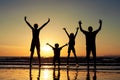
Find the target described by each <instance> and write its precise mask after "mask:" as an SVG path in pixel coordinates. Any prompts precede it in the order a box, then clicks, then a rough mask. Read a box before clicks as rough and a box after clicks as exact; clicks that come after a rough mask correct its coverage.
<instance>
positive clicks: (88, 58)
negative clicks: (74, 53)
mask: <svg viewBox="0 0 120 80" xmlns="http://www.w3.org/2000/svg"><path fill="white" fill-rule="evenodd" d="M86 52H87V54H86V59H87V68H88V69H89V60H90V49H89V48H87V49H86Z"/></svg>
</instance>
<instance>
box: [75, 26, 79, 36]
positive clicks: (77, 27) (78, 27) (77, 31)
mask: <svg viewBox="0 0 120 80" xmlns="http://www.w3.org/2000/svg"><path fill="white" fill-rule="evenodd" d="M76 29H77V30H76V33H75V37H76V35H77V33H78V29H79V27H77V28H76Z"/></svg>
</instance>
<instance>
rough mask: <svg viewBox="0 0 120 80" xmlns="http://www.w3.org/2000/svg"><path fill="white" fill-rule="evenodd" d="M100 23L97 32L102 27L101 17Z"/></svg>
mask: <svg viewBox="0 0 120 80" xmlns="http://www.w3.org/2000/svg"><path fill="white" fill-rule="evenodd" d="M99 23H100V26H99V28H98V29H97V30H96V32H99V31H100V30H101V27H102V20H101V19H100V20H99Z"/></svg>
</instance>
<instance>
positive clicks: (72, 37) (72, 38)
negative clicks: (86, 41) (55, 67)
mask: <svg viewBox="0 0 120 80" xmlns="http://www.w3.org/2000/svg"><path fill="white" fill-rule="evenodd" d="M78 29H79V28H78V27H77V28H76V33H75V35H74V33H70V34H68V32H67V30H66V28H63V30H64V31H65V32H66V34H67V36H68V38H69V43H68V44H69V46H68V57H67V66H68V62H69V57H70V52H71V51H72V52H73V54H74V56H75V59H76V66H78V58H77V56H76V51H75V48H74V46H75V38H76V35H77V33H78Z"/></svg>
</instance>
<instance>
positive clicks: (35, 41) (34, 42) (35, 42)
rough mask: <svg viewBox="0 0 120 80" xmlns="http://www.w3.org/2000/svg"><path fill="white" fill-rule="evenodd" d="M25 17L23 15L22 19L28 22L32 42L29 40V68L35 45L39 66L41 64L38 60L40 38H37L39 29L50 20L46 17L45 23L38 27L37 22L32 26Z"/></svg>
mask: <svg viewBox="0 0 120 80" xmlns="http://www.w3.org/2000/svg"><path fill="white" fill-rule="evenodd" d="M26 18H27V17H26V16H25V17H24V20H25V22H26V23H27V24H28V26H29V27H30V28H31V30H32V36H33V37H32V42H31V48H30V51H31V56H30V69H31V67H32V64H31V63H32V59H33V54H34V49H35V47H36V49H37V55H38V60H39V67H40V66H41V64H40V63H41V62H40V40H39V33H40V30H41V29H43V27H44V26H45V25H47V24H48V23H49V21H50V19H49V18H48V21H47V22H46V23H44V24H43V25H42V26H41V27H40V28H38V24H34V27H32V25H31V24H30V23H29V22H28V21H27V19H26Z"/></svg>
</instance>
